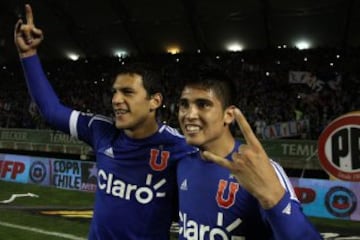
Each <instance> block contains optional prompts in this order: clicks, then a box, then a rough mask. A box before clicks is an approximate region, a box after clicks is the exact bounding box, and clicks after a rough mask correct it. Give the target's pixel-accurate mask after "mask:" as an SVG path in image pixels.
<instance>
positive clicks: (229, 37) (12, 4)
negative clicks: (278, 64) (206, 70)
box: [0, 0, 360, 62]
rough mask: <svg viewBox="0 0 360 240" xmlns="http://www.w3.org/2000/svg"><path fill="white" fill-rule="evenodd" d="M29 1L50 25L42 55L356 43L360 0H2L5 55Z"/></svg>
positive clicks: (0, 41)
mask: <svg viewBox="0 0 360 240" xmlns="http://www.w3.org/2000/svg"><path fill="white" fill-rule="evenodd" d="M25 3H30V4H31V5H32V7H33V11H34V14H35V23H37V25H38V27H40V28H42V29H44V31H45V37H46V41H45V42H44V45H43V46H42V51H43V52H44V53H46V54H43V55H44V56H43V57H44V58H50V57H51V58H59V57H65V54H66V51H76V52H78V53H79V54H80V55H81V56H83V57H99V56H112V55H113V54H114V50H116V49H123V50H124V51H127V52H128V53H130V54H146V53H162V52H165V51H166V48H167V47H169V46H175V45H178V46H180V49H181V51H183V52H188V53H195V52H196V51H197V50H198V49H201V51H203V52H221V51H224V47H225V44H226V43H227V42H231V41H239V42H241V43H242V44H243V46H244V49H266V48H271V47H276V46H278V45H283V44H286V45H288V46H289V47H293V46H294V41H296V40H297V39H299V38H307V39H309V41H311V43H312V46H313V47H336V48H342V47H346V46H356V47H357V46H358V45H359V42H360V31H359V29H360V21H359V20H360V19H359V17H360V15H359V13H360V2H359V1H354V0H318V1H311V0H299V1H287V0H241V1H237V0H227V1H224V2H219V1H213V0H210V1H209V0H196V1H192V0H157V1H150V0H131V1H129V0H101V1H100V0H96V1H86V0H77V1H71V0H28V1H24V0H4V1H1V2H0V19H1V21H0V29H1V32H0V51H1V54H0V61H1V62H4V61H8V60H9V58H10V56H11V58H12V57H15V56H16V53H15V49H14V47H13V46H14V45H13V39H12V31H13V26H14V24H15V22H16V19H17V18H18V17H19V16H23V15H24V14H23V8H24V7H23V6H24V4H25Z"/></svg>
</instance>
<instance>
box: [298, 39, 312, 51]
mask: <svg viewBox="0 0 360 240" xmlns="http://www.w3.org/2000/svg"><path fill="white" fill-rule="evenodd" d="M295 46H296V47H297V48H298V49H299V50H303V49H309V48H310V43H309V42H307V41H299V42H297V43H295Z"/></svg>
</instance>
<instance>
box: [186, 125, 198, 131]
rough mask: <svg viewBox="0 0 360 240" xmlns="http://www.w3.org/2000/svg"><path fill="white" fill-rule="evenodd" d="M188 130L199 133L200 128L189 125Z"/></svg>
mask: <svg viewBox="0 0 360 240" xmlns="http://www.w3.org/2000/svg"><path fill="white" fill-rule="evenodd" d="M186 130H187V131H191V132H198V131H200V127H199V126H194V125H187V126H186Z"/></svg>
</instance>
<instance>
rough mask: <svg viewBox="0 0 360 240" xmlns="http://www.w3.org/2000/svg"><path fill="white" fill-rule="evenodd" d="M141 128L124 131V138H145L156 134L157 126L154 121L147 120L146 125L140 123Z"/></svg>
mask: <svg viewBox="0 0 360 240" xmlns="http://www.w3.org/2000/svg"><path fill="white" fill-rule="evenodd" d="M140 124H141V126H136V127H134V128H132V129H125V130H124V132H125V134H126V136H128V137H130V138H135V139H141V138H147V137H150V136H151V135H153V134H154V133H156V132H157V130H158V128H159V125H158V123H157V121H156V120H155V119H151V120H148V122H146V123H144V122H143V123H140Z"/></svg>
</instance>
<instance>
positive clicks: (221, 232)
mask: <svg viewBox="0 0 360 240" xmlns="http://www.w3.org/2000/svg"><path fill="white" fill-rule="evenodd" d="M179 217H180V229H179V234H180V235H182V236H183V237H184V238H185V239H188V240H205V239H207V240H215V239H219V240H245V237H243V236H235V235H232V234H231V232H232V231H233V230H234V229H236V228H237V227H238V226H239V225H240V224H241V222H242V220H241V219H240V218H236V219H235V220H234V221H233V222H232V223H230V224H229V225H227V226H224V223H223V220H224V219H223V218H224V216H223V213H221V212H218V213H217V222H216V225H217V226H216V227H211V226H209V225H204V224H200V223H197V222H196V221H194V220H192V219H188V215H187V214H186V213H182V212H179Z"/></svg>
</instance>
